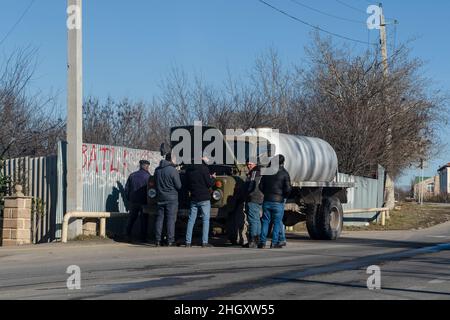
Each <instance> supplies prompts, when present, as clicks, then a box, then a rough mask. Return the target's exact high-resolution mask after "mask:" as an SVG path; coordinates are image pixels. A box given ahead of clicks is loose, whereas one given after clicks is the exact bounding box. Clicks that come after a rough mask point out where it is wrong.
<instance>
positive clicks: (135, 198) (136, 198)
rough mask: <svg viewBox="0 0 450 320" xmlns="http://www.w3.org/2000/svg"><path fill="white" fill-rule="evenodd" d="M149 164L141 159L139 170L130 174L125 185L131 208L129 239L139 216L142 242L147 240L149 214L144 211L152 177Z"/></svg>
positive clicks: (128, 224) (128, 228)
mask: <svg viewBox="0 0 450 320" xmlns="http://www.w3.org/2000/svg"><path fill="white" fill-rule="evenodd" d="M149 166H150V162H149V161H147V160H141V161H139V170H138V171H136V172H133V173H132V174H130V176H129V177H128V180H127V183H126V185H125V198H126V200H127V202H128V203H129V208H130V213H129V218H128V223H127V228H126V235H127V240H128V241H129V240H131V232H132V230H133V225H134V223H135V222H136V220H137V218H138V217H139V216H140V223H141V234H140V240H141V241H142V242H145V241H146V240H147V227H148V214H145V213H144V212H143V206H144V205H146V204H147V184H148V179H149V178H150V173H149V172H148V171H149Z"/></svg>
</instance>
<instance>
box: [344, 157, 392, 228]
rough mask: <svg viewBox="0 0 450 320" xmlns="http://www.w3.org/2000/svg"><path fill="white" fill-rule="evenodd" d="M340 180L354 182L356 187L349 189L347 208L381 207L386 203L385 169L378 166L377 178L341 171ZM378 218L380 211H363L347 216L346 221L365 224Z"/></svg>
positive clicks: (345, 205) (347, 222) (353, 223)
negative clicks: (352, 174)
mask: <svg viewBox="0 0 450 320" xmlns="http://www.w3.org/2000/svg"><path fill="white" fill-rule="evenodd" d="M337 180H338V181H339V182H354V183H355V187H354V188H350V189H348V191H347V198H348V203H347V204H344V205H343V208H344V210H346V209H368V208H381V207H383V205H384V184H385V169H384V168H383V167H381V166H379V167H378V172H377V179H370V178H364V177H358V176H351V175H347V174H343V173H339V174H338V177H337ZM377 218H378V213H368V212H361V213H355V214H348V215H346V216H345V223H346V224H352V225H359V224H364V223H367V222H369V221H373V220H375V219H377Z"/></svg>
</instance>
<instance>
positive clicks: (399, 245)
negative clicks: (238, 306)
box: [0, 223, 450, 300]
mask: <svg viewBox="0 0 450 320" xmlns="http://www.w3.org/2000/svg"><path fill="white" fill-rule="evenodd" d="M288 241H289V243H288V247H287V248H285V249H265V250H260V249H243V248H238V247H227V246H220V247H214V248H208V249H202V248H199V247H193V248H184V247H178V248H155V247H152V246H150V245H130V244H124V243H114V242H110V241H105V242H97V243H69V244H66V245H63V244H49V245H40V246H32V247H21V248H18V249H9V248H0V299H240V300H243V299H283V300H285V299H300V300H304V299H350V300H355V299H450V223H447V224H443V225H440V226H436V227H433V228H431V229H427V230H420V231H408V232H405V231H402V232H347V233H344V235H343V237H342V238H341V239H340V240H338V241H335V242H317V241H311V240H309V239H308V237H307V236H306V235H305V234H291V235H290V236H289V237H288ZM70 265H77V266H79V267H80V269H81V289H80V290H68V289H67V285H66V281H67V279H68V277H69V274H67V273H66V270H67V267H68V266H70ZM372 265H377V266H379V267H380V272H381V289H380V290H369V289H368V288H367V279H368V277H369V276H370V275H369V274H367V273H366V271H367V268H368V267H369V266H372Z"/></svg>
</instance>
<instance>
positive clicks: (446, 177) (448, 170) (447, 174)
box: [438, 162, 450, 196]
mask: <svg viewBox="0 0 450 320" xmlns="http://www.w3.org/2000/svg"><path fill="white" fill-rule="evenodd" d="M438 173H439V179H440V194H441V195H443V196H448V195H449V194H450V162H449V163H447V164H446V165H444V166H442V167H441V168H439V170H438Z"/></svg>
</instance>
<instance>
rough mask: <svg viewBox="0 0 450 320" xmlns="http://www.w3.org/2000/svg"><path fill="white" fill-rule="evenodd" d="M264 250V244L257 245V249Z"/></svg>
mask: <svg viewBox="0 0 450 320" xmlns="http://www.w3.org/2000/svg"><path fill="white" fill-rule="evenodd" d="M265 248H266V245H265V244H262V243H260V244H258V249H265Z"/></svg>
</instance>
